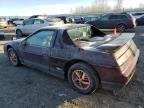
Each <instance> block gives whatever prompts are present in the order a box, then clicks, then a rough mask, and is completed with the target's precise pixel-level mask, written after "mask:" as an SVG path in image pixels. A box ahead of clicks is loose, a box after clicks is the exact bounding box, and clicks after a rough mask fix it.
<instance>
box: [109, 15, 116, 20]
mask: <svg viewBox="0 0 144 108" xmlns="http://www.w3.org/2000/svg"><path fill="white" fill-rule="evenodd" d="M109 19H110V20H116V19H118V16H117V15H111V16H110V17H109Z"/></svg>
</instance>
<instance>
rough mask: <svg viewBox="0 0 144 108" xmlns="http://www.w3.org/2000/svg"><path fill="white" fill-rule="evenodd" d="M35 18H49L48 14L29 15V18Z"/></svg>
mask: <svg viewBox="0 0 144 108" xmlns="http://www.w3.org/2000/svg"><path fill="white" fill-rule="evenodd" d="M33 18H41V19H47V18H48V16H47V15H33V16H30V17H29V19H33Z"/></svg>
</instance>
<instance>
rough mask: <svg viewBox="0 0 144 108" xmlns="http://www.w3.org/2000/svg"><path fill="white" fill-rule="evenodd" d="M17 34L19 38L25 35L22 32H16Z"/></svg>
mask: <svg viewBox="0 0 144 108" xmlns="http://www.w3.org/2000/svg"><path fill="white" fill-rule="evenodd" d="M16 34H17V36H18V37H22V36H23V33H22V31H21V30H19V29H18V30H16Z"/></svg>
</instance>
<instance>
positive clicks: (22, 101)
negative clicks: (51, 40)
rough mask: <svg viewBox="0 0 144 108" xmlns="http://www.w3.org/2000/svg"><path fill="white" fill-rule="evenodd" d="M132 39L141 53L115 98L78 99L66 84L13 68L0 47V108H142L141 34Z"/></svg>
mask: <svg viewBox="0 0 144 108" xmlns="http://www.w3.org/2000/svg"><path fill="white" fill-rule="evenodd" d="M140 29H141V30H137V34H136V36H135V38H134V41H135V42H136V44H137V46H138V48H139V49H140V51H141V55H140V61H139V63H138V66H137V71H136V74H135V75H134V77H133V78H132V80H131V81H130V83H129V84H128V85H127V86H126V87H125V88H123V89H121V90H120V91H118V92H117V93H116V94H113V93H112V92H110V91H106V90H99V91H98V92H97V93H96V94H92V95H81V94H78V93H77V92H76V91H74V90H73V89H71V87H70V86H69V84H68V82H67V81H65V80H61V79H57V78H55V77H53V76H50V75H48V74H45V73H42V72H40V71H37V70H34V69H30V68H28V67H25V66H22V67H13V66H12V65H11V64H10V63H9V62H8V59H7V58H6V57H5V56H4V54H3V50H2V46H0V108H57V107H58V108H144V72H143V67H144V34H143V32H140V31H144V29H143V27H140Z"/></svg>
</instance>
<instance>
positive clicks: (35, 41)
mask: <svg viewBox="0 0 144 108" xmlns="http://www.w3.org/2000/svg"><path fill="white" fill-rule="evenodd" d="M54 34H55V31H50V30H45V31H39V32H37V33H35V34H33V35H32V36H31V37H29V38H28V39H27V44H28V45H32V46H40V47H50V46H51V41H52V37H53V35H54Z"/></svg>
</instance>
